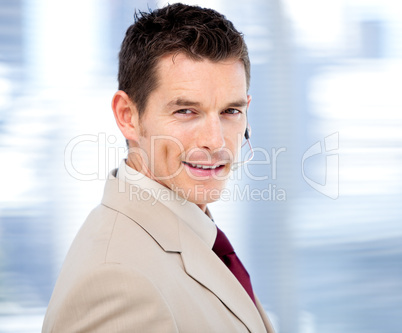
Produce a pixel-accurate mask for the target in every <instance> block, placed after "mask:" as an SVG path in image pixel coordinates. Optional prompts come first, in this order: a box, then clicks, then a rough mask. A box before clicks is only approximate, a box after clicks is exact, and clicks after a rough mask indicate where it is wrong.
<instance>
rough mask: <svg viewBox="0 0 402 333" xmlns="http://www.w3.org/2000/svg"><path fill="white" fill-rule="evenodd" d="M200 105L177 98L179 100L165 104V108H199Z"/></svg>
mask: <svg viewBox="0 0 402 333" xmlns="http://www.w3.org/2000/svg"><path fill="white" fill-rule="evenodd" d="M200 105H201V103H200V102H195V101H191V100H188V99H185V98H180V97H179V98H176V99H174V100H172V101H170V102H169V103H167V105H166V106H167V107H168V108H170V107H173V106H179V107H181V106H197V107H199V106H200Z"/></svg>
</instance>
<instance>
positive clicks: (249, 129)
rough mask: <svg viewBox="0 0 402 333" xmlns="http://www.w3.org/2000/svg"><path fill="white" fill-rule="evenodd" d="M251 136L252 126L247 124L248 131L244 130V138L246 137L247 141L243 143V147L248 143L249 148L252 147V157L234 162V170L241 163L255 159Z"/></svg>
mask: <svg viewBox="0 0 402 333" xmlns="http://www.w3.org/2000/svg"><path fill="white" fill-rule="evenodd" d="M250 136H251V127H250V125H249V124H247V127H246V131H245V132H244V138H245V139H246V142H245V143H243V144H242V148H243V147H244V146H245V145H246V144H248V146H249V148H250V157H249V158H248V159H247V160H245V161H241V162H236V163H234V165H233V167H232V170H237V169H238V168H239V166H240V165H242V164H246V163H248V162H250V161H251V160H252V159H253V157H254V150H253V146H252V145H251V142H250Z"/></svg>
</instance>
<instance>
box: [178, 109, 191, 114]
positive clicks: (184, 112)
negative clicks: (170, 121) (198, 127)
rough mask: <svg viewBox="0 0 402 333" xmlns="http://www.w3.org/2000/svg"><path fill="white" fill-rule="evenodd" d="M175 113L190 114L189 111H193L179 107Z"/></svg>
mask: <svg viewBox="0 0 402 333" xmlns="http://www.w3.org/2000/svg"><path fill="white" fill-rule="evenodd" d="M176 113H179V114H191V113H193V111H191V110H189V109H181V110H177V111H176Z"/></svg>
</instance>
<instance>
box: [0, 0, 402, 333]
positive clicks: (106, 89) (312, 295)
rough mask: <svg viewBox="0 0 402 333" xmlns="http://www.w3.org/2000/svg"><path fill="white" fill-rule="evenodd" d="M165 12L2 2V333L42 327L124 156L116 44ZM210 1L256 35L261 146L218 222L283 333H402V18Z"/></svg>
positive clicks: (351, 4) (391, 2)
mask: <svg viewBox="0 0 402 333" xmlns="http://www.w3.org/2000/svg"><path fill="white" fill-rule="evenodd" d="M189 3H190V2H189ZM162 4H163V2H162V1H159V2H158V3H155V2H152V1H126V0H96V1H95V0H87V1H78V0H69V1H63V0H58V1H54V0H30V1H28V0H25V1H23V0H2V1H1V2H0V332H1V333H9V332H38V331H39V330H40V327H41V322H42V319H43V315H44V311H45V309H46V305H47V302H48V300H49V297H50V294H51V291H52V288H53V285H54V282H55V280H56V278H57V274H58V271H59V269H60V266H61V263H62V261H63V258H64V256H65V254H66V251H67V250H68V247H69V245H70V243H71V241H72V239H73V237H74V235H75V234H76V232H77V230H78V228H79V227H80V225H81V224H82V222H83V221H84V219H85V217H86V215H87V214H88V212H89V211H90V209H92V208H93V207H94V206H95V205H97V204H98V203H99V200H100V198H101V196H102V190H103V184H104V180H105V177H106V175H107V173H108V171H109V170H111V169H112V168H114V167H115V166H117V165H118V163H119V160H120V159H121V158H122V157H124V140H123V139H122V137H121V135H120V134H119V132H118V129H117V127H116V125H115V123H114V119H113V116H112V112H111V109H110V101H111V98H112V96H113V93H114V91H115V90H116V88H117V83H116V73H117V53H118V49H119V45H120V43H121V40H122V38H123V36H124V33H125V30H126V28H127V27H128V25H129V24H131V22H132V16H133V11H134V8H139V9H141V10H147V8H148V6H149V7H151V8H155V6H156V5H162ZM202 5H203V6H209V7H213V8H215V9H217V10H219V11H221V12H223V13H224V14H226V16H227V17H228V18H229V19H230V20H232V21H233V22H234V24H235V26H236V27H237V28H238V29H239V30H240V31H242V32H243V33H244V34H245V36H246V40H247V43H248V45H249V51H250V57H251V62H252V86H251V90H250V93H251V95H252V96H253V101H252V106H251V108H250V114H249V122H250V124H251V126H252V143H253V146H254V147H255V150H256V155H255V159H254V161H253V162H252V163H249V164H248V165H247V166H246V167H244V168H242V169H241V170H239V171H238V172H237V174H236V179H235V180H234V181H233V182H232V183H231V184H230V186H229V188H230V189H231V190H232V192H231V193H232V194H233V193H235V189H236V188H237V189H249V190H250V192H248V193H247V192H242V193H241V195H238V196H237V197H236V196H234V195H232V196H231V199H232V200H231V201H229V200H224V201H222V202H219V203H215V204H212V205H211V210H212V212H213V215H214V219H215V221H216V222H217V224H218V225H219V226H220V227H221V228H222V229H224V230H225V232H226V233H227V234H228V235H229V238H230V239H231V240H232V243H233V244H234V246H235V248H236V250H237V252H238V254H239V256H240V257H241V259H242V260H243V262H244V263H245V265H246V267H247V268H248V270H249V272H250V274H251V277H252V282H253V285H254V288H255V289H256V291H257V294H258V295H259V298H260V299H261V301H262V302H263V304H264V306H265V308H266V310H267V311H269V313H270V315H271V317H272V319H273V320H274V323H275V326H276V327H277V331H278V332H280V333H296V332H298V333H318V332H325V333H332V332H350V333H360V332H364V333H368V332H373V333H377V332H381V333H385V332H386V333H399V332H400V315H401V313H402V293H401V291H402V226H401V224H402V204H401V202H402V168H401V167H402V94H401V87H402V16H401V14H400V13H401V12H402V5H401V4H400V3H399V2H398V1H395V0H381V1H380V0H371V1H368V0H364V1H363V0H343V1H323V0H308V1H307V0H306V1H298V0H283V1H278V0H264V1H263V0H251V1H247V2H246V1H229V0H221V1H203V2H202ZM119 147H120V148H119ZM244 153H245V154H246V153H247V151H245V152H244ZM84 178H85V179H86V180H83V179H84ZM256 178H260V180H256ZM252 190H255V192H254V193H255V194H256V195H255V196H254V197H252V195H251V191H252ZM244 195H245V196H244ZM241 196H243V198H242V197H241ZM241 199H242V200H241Z"/></svg>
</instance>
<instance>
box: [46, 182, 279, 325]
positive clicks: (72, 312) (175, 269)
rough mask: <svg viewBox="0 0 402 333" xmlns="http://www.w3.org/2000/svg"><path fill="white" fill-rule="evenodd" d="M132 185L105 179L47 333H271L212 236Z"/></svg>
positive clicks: (71, 256) (64, 275) (70, 258)
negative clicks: (140, 194) (138, 192)
mask: <svg viewBox="0 0 402 333" xmlns="http://www.w3.org/2000/svg"><path fill="white" fill-rule="evenodd" d="M130 186H131V185H129V184H127V183H125V182H122V181H121V180H118V179H117V178H115V177H114V176H113V175H111V177H110V179H109V180H108V181H107V183H106V186H105V192H104V197H103V199H102V203H101V205H100V206H98V207H97V208H95V209H94V210H93V211H92V212H91V214H90V215H89V217H88V218H87V220H86V222H85V223H84V225H83V226H82V228H81V230H80V231H79V233H78V235H77V237H76V238H75V240H74V242H73V244H72V246H71V248H70V250H69V253H68V255H67V257H66V260H65V262H64V264H63V267H62V269H61V272H60V276H59V278H58V280H57V283H56V286H55V289H54V292H53V295H52V297H51V300H50V303H49V306H48V309H47V312H46V316H45V321H44V325H43V329H42V332H43V333H48V332H55V333H63V332H66V333H74V332H105V333H114V332H152V333H164V332H166V333H167V332H169V333H170V332H188V333H196V332H200V333H208V332H217V333H218V332H219V333H231V332H256V333H257V332H258V333H259V332H269V333H271V332H273V329H272V327H271V324H270V322H269V320H268V317H267V316H266V314H265V312H264V310H263V308H262V306H261V304H260V303H259V301H258V300H257V307H256V306H255V305H254V303H253V302H252V300H251V299H250V297H249V296H248V294H247V293H246V291H245V290H244V289H243V287H242V286H241V285H240V283H239V282H238V281H237V279H236V278H235V277H234V276H233V274H232V273H231V272H230V271H229V270H228V269H227V267H226V266H225V265H224V264H223V262H222V261H221V260H220V259H219V258H218V257H217V256H216V255H215V253H214V252H213V251H212V250H211V248H212V244H211V241H210V240H205V239H203V235H202V233H199V232H197V231H196V230H194V229H193V228H191V227H190V226H189V225H188V223H186V221H184V220H182V219H180V218H179V217H178V216H177V215H175V214H174V213H173V212H172V211H171V210H169V209H168V208H167V207H166V206H165V205H163V204H162V203H161V202H160V201H158V200H155V198H153V197H150V196H149V195H144V196H143V198H142V199H141V200H139V199H138V195H137V196H133V195H131V194H132V193H131V194H130ZM146 197H148V198H149V199H148V200H147V199H144V198H146Z"/></svg>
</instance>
